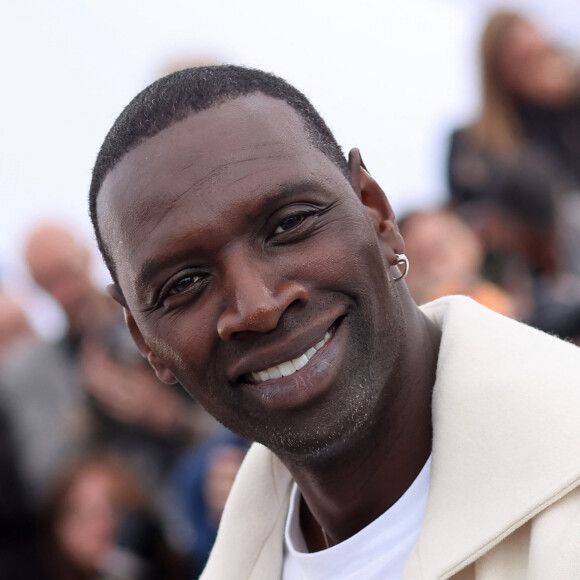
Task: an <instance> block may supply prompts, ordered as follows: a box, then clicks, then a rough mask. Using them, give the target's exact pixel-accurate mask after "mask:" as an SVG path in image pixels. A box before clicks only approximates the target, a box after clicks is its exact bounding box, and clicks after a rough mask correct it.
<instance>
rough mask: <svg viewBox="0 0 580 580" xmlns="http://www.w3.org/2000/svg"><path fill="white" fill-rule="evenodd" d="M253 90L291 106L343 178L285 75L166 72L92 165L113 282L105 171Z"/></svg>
mask: <svg viewBox="0 0 580 580" xmlns="http://www.w3.org/2000/svg"><path fill="white" fill-rule="evenodd" d="M257 92H260V93H263V94H265V95H267V96H270V97H273V98H275V99H279V100H282V101H284V102H286V103H287V104H288V105H290V106H291V107H292V108H293V109H294V110H295V111H296V112H297V113H298V114H299V115H300V116H301V117H302V119H303V121H304V126H305V129H306V131H307V134H308V137H309V139H310V140H311V142H312V143H313V145H314V146H315V147H317V148H318V149H319V150H320V151H322V152H323V153H324V154H325V155H326V156H327V157H328V158H329V159H330V160H331V161H332V162H333V163H335V164H336V165H337V166H338V167H339V169H340V170H341V171H342V173H343V174H344V176H345V177H346V178H347V179H348V175H349V174H348V164H347V162H346V159H345V157H344V154H343V152H342V150H341V148H340V146H339V145H338V143H337V142H336V139H335V138H334V135H333V134H332V132H331V131H330V129H329V128H328V126H327V125H326V123H325V122H324V120H323V119H322V117H321V116H320V115H319V114H318V112H317V111H316V109H315V108H314V107H313V106H312V104H311V103H310V101H308V99H307V98H306V97H305V96H304V95H303V94H302V93H301V92H300V91H299V90H297V89H296V88H294V87H293V86H292V85H290V84H289V83H287V82H286V81H285V80H284V79H281V78H280V77H277V76H275V75H273V74H270V73H266V72H264V71H261V70H258V69H252V68H246V67H241V66H235V65H217V66H202V67H193V68H188V69H184V70H180V71H177V72H174V73H172V74H169V75H167V76H165V77H163V78H161V79H159V80H157V81H155V82H154V83H152V84H151V85H149V86H148V87H147V88H146V89H144V90H143V91H141V92H140V93H139V94H138V95H137V96H136V97H135V98H134V99H133V100H132V101H131V102H130V103H129V104H128V105H127V106H126V107H125V109H124V110H123V112H122V113H121V114H120V115H119V117H118V118H117V120H116V121H115V123H114V124H113V126H112V127H111V130H110V131H109V133H108V134H107V136H106V137H105V140H104V142H103V144H102V146H101V149H100V151H99V153H98V155H97V160H96V162H95V166H94V168H93V175H92V180H91V186H90V190H89V211H90V216H91V221H92V223H93V227H94V229H95V235H96V238H97V243H98V245H99V249H100V251H101V254H102V255H103V258H104V260H105V263H106V265H107V267H108V269H109V272H110V273H111V276H112V277H113V280H114V281H115V283H117V282H118V281H117V276H116V270H115V264H114V263H113V259H112V257H111V254H110V252H109V251H108V248H107V247H106V244H105V242H104V240H103V238H102V236H101V232H100V230H99V224H98V219H97V195H98V193H99V191H100V189H101V187H102V185H103V181H104V180H105V178H106V176H107V175H108V173H109V172H110V171H111V170H112V169H113V168H114V167H115V166H116V165H117V163H119V161H121V159H122V158H123V157H124V156H125V155H126V154H127V153H128V152H129V151H131V150H132V149H134V148H136V147H137V146H138V145H139V144H141V143H142V142H143V141H145V140H146V139H148V138H149V137H153V136H154V135H156V134H157V133H159V132H160V131H162V130H163V129H166V128H167V127H169V126H171V125H173V124H174V123H176V122H178V121H181V120H183V119H185V118H186V117H188V116H189V115H191V114H192V113H198V112H200V111H204V110H207V109H209V108H211V107H214V106H217V105H219V104H222V103H224V102H226V101H229V100H233V99H236V98H238V97H243V96H247V95H250V94H253V93H257ZM117 285H118V283H117Z"/></svg>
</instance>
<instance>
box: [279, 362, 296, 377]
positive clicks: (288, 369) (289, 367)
mask: <svg viewBox="0 0 580 580" xmlns="http://www.w3.org/2000/svg"><path fill="white" fill-rule="evenodd" d="M278 368H279V369H280V372H281V373H282V376H283V377H287V376H288V375H292V374H294V373H295V372H296V368H295V367H294V365H293V364H292V361H287V362H283V363H282V364H280V365H278Z"/></svg>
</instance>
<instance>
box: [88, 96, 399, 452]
mask: <svg viewBox="0 0 580 580" xmlns="http://www.w3.org/2000/svg"><path fill="white" fill-rule="evenodd" d="M357 171H358V168H357ZM379 191H380V190H379ZM381 195H382V193H381ZM362 197H363V199H365V196H364V195H363V196H362ZM365 203H367V204H368V202H365ZM385 204H386V202H385ZM387 207H388V206H387ZM98 212H99V222H100V224H101V230H102V233H103V237H104V239H105V242H106V243H107V245H108V247H109V248H110V249H111V252H112V256H113V259H114V261H115V263H116V264H117V270H118V278H119V284H120V287H121V291H122V293H123V295H124V300H125V302H126V307H127V309H128V311H129V315H128V319H129V326H130V327H131V328H132V331H133V334H134V336H135V337H136V340H137V342H138V343H139V345H140V348H141V350H142V352H144V353H146V354H148V355H149V358H150V360H151V361H152V363H153V364H154V366H155V367H156V369H157V371H158V374H159V375H160V378H162V379H164V380H166V381H169V380H171V378H172V377H173V376H174V377H176V378H177V379H178V380H179V381H180V382H181V384H182V385H183V386H184V387H185V389H186V390H187V391H188V392H189V393H190V394H191V395H192V396H194V397H195V398H196V399H197V400H198V401H199V402H200V403H201V404H202V405H203V406H204V407H205V408H206V409H207V410H208V411H209V412H210V413H211V414H212V415H214V416H215V417H216V418H217V419H218V420H219V421H221V422H222V423H223V424H224V425H226V426H227V427H229V428H230V429H232V430H233V431H235V432H237V433H239V434H241V435H242V436H245V437H247V438H249V439H253V440H257V441H260V442H262V443H264V444H265V445H267V446H268V447H270V448H271V449H272V450H274V451H275V452H276V453H278V454H279V455H281V456H284V455H287V456H294V457H295V456H302V455H303V454H305V453H317V452H319V451H320V450H321V449H322V448H324V447H328V446H331V445H338V444H341V443H343V444H344V443H345V442H346V441H348V440H349V439H353V438H356V437H355V435H356V433H357V431H363V430H364V429H365V427H366V426H370V425H372V424H373V423H374V422H377V421H378V420H381V421H384V420H385V408H388V404H389V401H390V400H391V398H392V397H391V395H392V394H393V393H391V392H390V391H389V388H388V387H387V385H388V384H389V377H390V376H391V374H392V372H393V371H394V369H395V367H396V364H395V363H396V361H397V359H398V353H399V351H400V349H401V348H402V343H403V340H402V333H401V328H402V321H401V315H400V314H398V313H399V312H400V308H399V307H398V306H396V305H395V304H394V302H396V301H397V300H398V299H397V297H396V293H395V292H394V291H393V286H392V279H391V278H390V275H389V273H388V264H387V260H386V258H385V254H386V253H388V251H389V250H388V248H387V251H385V247H387V246H388V242H386V241H384V240H381V239H380V238H381V236H380V234H378V233H377V232H378V230H379V229H380V228H379V226H378V225H377V223H378V222H377V219H375V218H376V214H377V212H376V211H375V210H371V209H370V208H369V207H366V206H365V205H363V203H361V200H360V199H359V197H358V196H357V194H356V193H355V191H354V189H353V187H352V186H351V184H350V183H349V181H348V180H347V179H346V178H345V177H344V175H343V174H342V173H341V171H340V170H339V169H338V167H337V166H336V165H334V164H333V163H332V162H331V161H330V160H329V159H328V158H327V157H326V156H325V155H324V154H323V153H322V152H321V151H319V150H318V149H317V148H315V147H314V146H313V145H312V144H311V143H310V141H309V140H308V138H307V135H306V133H305V130H304V128H303V123H302V120H301V119H300V117H299V116H298V114H297V113H296V112H295V111H294V110H293V109H292V108H290V107H289V106H288V105H286V104H285V103H284V102H282V101H278V100H276V99H272V98H269V97H266V96H263V95H261V94H254V95H251V96H249V97H243V98H239V99H236V100H233V101H230V102H227V103H225V104H222V105H220V106H219V107H214V108H212V109H209V110H207V111H203V112H201V113H197V114H194V115H191V116H190V117H188V118H187V119H185V120H183V121H180V122H178V123H176V124H174V125H173V126H171V127H170V128H168V129H165V130H163V131H161V132H160V133H158V134H157V135H156V136H154V137H152V138H150V139H148V140H146V141H145V142H144V143H142V144H141V145H139V146H138V147H137V148H136V149H135V150H133V151H132V152H130V153H128V154H127V155H126V156H125V157H124V158H123V159H122V161H121V162H120V163H119V164H118V165H117V166H116V168H115V169H114V170H113V171H112V172H111V173H110V174H109V176H108V177H107V179H106V180H105V182H104V184H103V187H102V190H101V193H100V195H99V200H98ZM373 216H374V217H373ZM390 251H391V252H392V249H391V250H390ZM297 369H298V370H297Z"/></svg>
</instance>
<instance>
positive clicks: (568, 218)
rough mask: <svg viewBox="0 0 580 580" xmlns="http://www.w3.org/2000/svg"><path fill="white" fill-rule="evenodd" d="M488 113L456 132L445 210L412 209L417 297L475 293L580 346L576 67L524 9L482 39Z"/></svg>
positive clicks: (406, 228)
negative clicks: (530, 18)
mask: <svg viewBox="0 0 580 580" xmlns="http://www.w3.org/2000/svg"><path fill="white" fill-rule="evenodd" d="M480 68H481V108H480V111H479V114H478V115H477V118H476V119H475V120H474V121H473V122H472V123H471V124H469V125H468V126H466V127H461V128H458V129H456V130H454V131H453V132H452V134H451V136H450V142H449V149H448V158H447V176H448V191H449V195H448V199H447V202H446V204H445V206H444V207H441V208H437V209H435V210H430V211H417V212H412V213H410V214H409V215H407V216H404V218H403V219H402V220H400V227H401V231H402V233H403V237H404V238H405V244H406V253H407V255H408V257H409V259H410V261H411V265H412V266H411V271H410V273H409V276H408V277H407V282H408V286H409V289H410V291H411V293H412V295H413V297H414V298H415V300H416V301H417V302H419V303H422V302H425V301H428V300H431V299H434V298H436V297H438V296H441V295H443V294H450V293H461V294H467V295H469V296H472V297H473V298H474V299H476V300H478V301H480V302H482V303H484V304H485V305H487V306H489V307H490V308H492V309H495V310H497V311H499V312H501V313H503V314H507V315H508V316H513V317H515V318H517V319H519V320H522V321H524V322H527V323H529V324H531V325H533V326H535V327H537V328H540V329H541V330H544V331H547V332H550V333H552V334H555V335H558V336H560V337H562V338H565V339H568V340H571V341H574V342H576V343H580V67H579V63H578V62H577V60H576V59H575V58H574V57H573V55H572V54H570V53H569V52H567V51H565V50H564V49H563V48H561V47H558V46H557V45H556V44H555V43H554V42H552V41H551V40H550V39H549V38H548V37H547V36H546V34H545V33H544V32H543V31H542V29H541V28H540V27H539V26H538V24H536V23H535V22H533V21H531V20H529V19H528V18H526V17H525V16H523V15H521V14H518V13H515V12H510V11H500V12H497V13H494V14H493V15H492V16H491V17H490V18H489V20H488V22H487V24H486V26H485V28H484V30H483V33H482V36H481V42H480Z"/></svg>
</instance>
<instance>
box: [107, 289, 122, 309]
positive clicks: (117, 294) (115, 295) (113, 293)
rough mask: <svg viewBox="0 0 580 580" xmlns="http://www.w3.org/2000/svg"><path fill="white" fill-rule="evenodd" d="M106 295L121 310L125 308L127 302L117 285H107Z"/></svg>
mask: <svg viewBox="0 0 580 580" xmlns="http://www.w3.org/2000/svg"><path fill="white" fill-rule="evenodd" d="M107 294H108V295H109V296H110V297H111V298H112V299H113V300H114V301H115V302H117V303H119V304H120V305H121V306H122V307H123V308H127V301H126V300H125V297H124V296H123V293H122V292H121V289H120V288H119V287H118V286H117V284H107Z"/></svg>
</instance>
